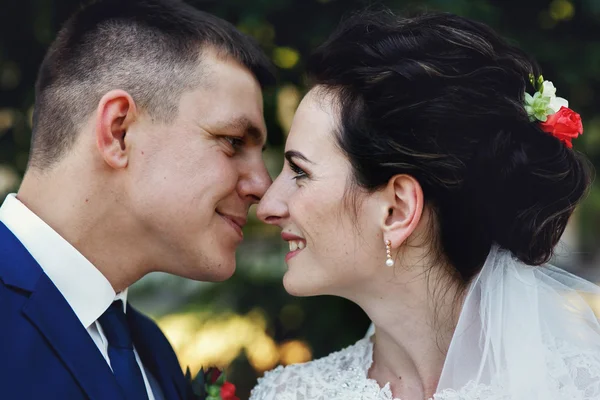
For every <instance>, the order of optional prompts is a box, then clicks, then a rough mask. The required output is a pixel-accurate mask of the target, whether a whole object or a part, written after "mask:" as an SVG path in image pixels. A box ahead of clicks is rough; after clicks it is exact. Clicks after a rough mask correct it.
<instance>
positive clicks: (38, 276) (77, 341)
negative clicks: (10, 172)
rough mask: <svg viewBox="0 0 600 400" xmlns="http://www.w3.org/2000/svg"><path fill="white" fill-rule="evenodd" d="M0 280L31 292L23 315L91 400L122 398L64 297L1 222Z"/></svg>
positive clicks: (93, 344)
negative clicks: (44, 339) (45, 340)
mask: <svg viewBox="0 0 600 400" xmlns="http://www.w3.org/2000/svg"><path fill="white" fill-rule="evenodd" d="M0 278H1V279H2V280H3V281H4V283H5V284H7V285H9V286H12V287H15V288H18V289H20V290H24V291H26V292H30V293H31V295H30V296H29V299H28V300H27V301H26V302H25V304H24V306H23V309H22V312H23V314H24V315H25V316H26V318H27V319H28V320H29V321H30V322H31V323H32V324H33V325H34V326H35V327H36V328H37V329H38V330H39V332H40V333H41V334H42V335H43V336H44V337H45V338H46V339H47V341H48V343H49V344H50V346H51V347H52V348H53V349H54V350H55V352H56V354H57V356H58V357H59V358H60V359H61V361H62V362H63V363H64V365H65V366H66V368H67V369H68V370H69V372H70V373H71V375H72V376H73V377H74V378H75V380H76V381H77V382H78V383H79V385H80V386H81V388H82V389H83V390H84V391H85V393H86V395H87V396H88V397H89V398H90V399H92V400H104V399H111V400H112V399H115V400H120V399H123V396H122V394H121V392H120V388H119V387H118V385H117V381H116V379H115V377H114V375H113V373H112V371H111V369H110V367H109V366H108V364H107V363H106V361H105V360H104V358H103V357H102V354H101V353H100V351H98V348H97V347H96V345H95V343H94V341H93V340H92V338H91V337H90V335H89V333H88V332H87V330H86V329H85V327H84V326H83V325H82V324H81V322H80V321H79V319H78V318H77V316H76V315H75V313H74V312H73V310H72V309H71V307H70V306H69V304H68V303H67V301H66V300H65V298H64V297H63V296H62V294H61V293H60V292H59V291H58V289H57V288H56V286H54V284H53V283H52V281H51V280H50V278H48V276H47V275H46V274H45V273H44V271H43V270H42V268H41V267H40V266H39V265H38V263H37V262H36V261H35V260H34V259H33V257H32V256H31V255H30V254H29V252H28V251H27V250H26V249H25V247H23V245H22V244H21V242H19V241H18V239H17V238H16V237H15V236H14V235H13V234H12V232H10V230H9V229H8V228H6V226H5V225H4V224H2V223H0Z"/></svg>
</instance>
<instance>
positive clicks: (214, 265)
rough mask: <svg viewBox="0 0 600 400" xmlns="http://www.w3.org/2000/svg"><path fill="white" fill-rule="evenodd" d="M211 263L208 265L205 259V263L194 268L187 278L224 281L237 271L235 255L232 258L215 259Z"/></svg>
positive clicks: (203, 280)
mask: <svg viewBox="0 0 600 400" xmlns="http://www.w3.org/2000/svg"><path fill="white" fill-rule="evenodd" d="M211 261H212V260H211ZM210 264H211V265H207V264H206V261H205V264H204V265H201V266H199V267H196V268H194V269H192V270H191V271H190V274H189V275H188V276H186V278H188V279H192V280H195V281H202V282H223V281H226V280H227V279H229V278H231V277H232V276H233V274H234V272H235V267H236V262H235V257H233V259H232V260H222V261H217V260H214V261H212V262H211V263H210Z"/></svg>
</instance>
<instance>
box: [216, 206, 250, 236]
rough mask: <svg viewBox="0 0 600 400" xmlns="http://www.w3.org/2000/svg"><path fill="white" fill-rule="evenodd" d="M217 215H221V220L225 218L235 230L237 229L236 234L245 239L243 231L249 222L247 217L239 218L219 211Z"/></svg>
mask: <svg viewBox="0 0 600 400" xmlns="http://www.w3.org/2000/svg"><path fill="white" fill-rule="evenodd" d="M217 214H219V216H220V217H221V218H223V219H224V220H225V221H226V222H228V223H229V225H231V227H232V228H233V229H235V230H236V232H237V233H238V234H239V235H240V236H241V237H244V233H243V232H242V229H243V228H244V225H246V222H247V221H248V220H247V219H246V217H238V216H235V215H229V214H224V213H221V212H219V211H217Z"/></svg>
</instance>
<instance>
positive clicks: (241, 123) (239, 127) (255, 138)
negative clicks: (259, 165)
mask: <svg viewBox="0 0 600 400" xmlns="http://www.w3.org/2000/svg"><path fill="white" fill-rule="evenodd" d="M218 128H219V130H221V131H225V132H226V131H238V132H239V131H241V132H244V133H245V134H246V135H247V136H248V137H249V138H250V140H252V142H254V144H260V145H262V146H263V150H264V147H265V145H266V139H267V134H266V132H264V131H263V129H262V128H260V127H258V126H257V125H256V124H255V123H254V122H252V121H251V120H250V119H249V118H248V117H238V118H235V119H233V120H231V121H227V122H225V123H223V124H221V125H219V126H218Z"/></svg>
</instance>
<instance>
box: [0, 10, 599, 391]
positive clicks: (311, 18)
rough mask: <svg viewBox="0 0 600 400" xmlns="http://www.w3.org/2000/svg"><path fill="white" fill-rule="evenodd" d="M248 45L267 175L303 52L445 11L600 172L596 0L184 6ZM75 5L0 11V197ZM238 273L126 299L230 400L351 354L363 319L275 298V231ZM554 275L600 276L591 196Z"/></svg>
mask: <svg viewBox="0 0 600 400" xmlns="http://www.w3.org/2000/svg"><path fill="white" fill-rule="evenodd" d="M189 2H190V3H192V4H194V5H196V6H197V7H198V8H200V9H203V10H206V11H209V12H212V13H214V14H216V15H219V16H221V17H222V18H225V19H227V20H228V21H230V22H232V23H233V24H235V25H236V26H237V27H238V28H239V29H241V30H242V31H244V32H246V33H248V34H250V35H252V36H253V37H255V38H256V39H257V40H258V42H259V43H260V44H261V45H262V47H263V48H264V50H265V51H266V52H267V54H269V55H270V56H271V57H272V59H273V62H274V63H275V65H276V66H277V68H278V74H279V85H278V86H277V87H275V88H270V89H268V90H267V91H266V93H265V113H266V120H267V125H268V128H269V143H270V147H269V150H268V151H267V152H266V153H265V159H266V162H267V165H268V166H269V169H270V171H271V173H272V175H273V176H276V174H277V173H278V172H279V169H280V168H281V165H282V161H283V160H282V149H283V144H284V142H285V136H286V132H287V130H288V128H289V126H290V124H291V119H292V117H293V113H294V110H295V108H296V106H297V104H298V102H299V100H300V99H301V97H302V95H303V93H304V91H305V89H306V88H305V80H304V75H303V70H304V65H305V62H306V59H307V56H308V55H309V54H310V52H311V50H312V49H314V48H315V47H316V46H317V45H319V44H320V43H321V42H322V41H323V40H324V39H325V38H326V37H327V35H328V34H329V33H330V32H331V31H332V30H333V28H334V27H335V26H336V24H337V23H338V22H339V20H340V19H341V18H342V17H343V16H344V15H346V14H348V13H349V12H352V11H353V10H358V9H362V8H364V7H367V6H373V5H376V6H377V5H384V6H387V7H389V8H392V9H393V10H396V11H413V10H429V11H433V10H438V11H449V12H453V13H457V14H460V15H464V16H467V17H472V18H474V19H477V20H480V21H482V22H485V23H488V24H489V25H491V26H492V27H494V28H495V29H496V30H498V31H499V32H500V33H501V34H503V35H504V36H505V37H507V38H509V39H510V40H512V41H514V42H515V43H517V44H519V45H520V46H521V47H523V48H524V49H526V50H528V51H529V52H531V53H532V54H533V55H535V56H536V58H537V59H538V61H539V63H540V64H541V66H542V68H543V71H544V77H545V78H546V79H548V80H552V81H553V82H554V84H555V86H556V87H557V88H558V93H557V94H558V95H559V96H561V97H565V98H567V99H569V100H570V105H571V108H573V109H574V110H576V111H578V112H579V113H580V114H581V115H582V117H583V120H584V127H585V133H584V135H583V136H582V137H581V138H580V139H578V140H577V141H576V143H575V145H576V149H577V150H579V151H582V152H584V153H585V154H587V156H588V157H589V158H590V160H592V162H593V164H594V165H595V166H596V169H598V167H600V109H598V107H597V106H596V104H597V103H598V101H600V0H527V1H523V0H386V1H379V2H377V3H374V2H372V1H369V2H366V1H359V0H252V1H249V0H221V1H217V0H212V1H199V0H195V1H194V0H189ZM80 4H81V2H80V1H79V0H24V1H18V0H0V195H3V194H6V193H9V192H11V191H15V190H16V188H17V187H18V184H19V181H20V178H21V176H22V174H23V172H24V169H25V167H26V162H27V157H28V149H29V140H30V131H31V122H30V121H31V115H32V104H33V95H34V94H33V87H34V82H35V77H36V73H37V69H38V67H39V65H40V63H41V61H42V58H43V56H44V53H45V50H46V48H47V47H48V46H49V44H50V43H51V41H52V40H53V38H54V37H55V35H56V32H57V30H58V29H59V27H60V25H61V23H62V22H64V21H65V20H66V18H67V17H68V16H69V15H70V13H72V12H73V11H74V10H75V9H77V7H79V6H80ZM245 233H246V238H247V240H246V241H245V243H244V244H243V245H242V247H241V248H240V250H239V252H238V269H237V272H236V274H235V275H234V277H233V278H232V279H231V280H229V281H227V282H223V283H218V284H211V283H201V282H191V281H186V280H183V279H179V278H176V277H172V276H167V275H165V274H152V275H150V276H148V277H146V278H144V279H143V280H142V281H140V282H139V283H137V284H136V285H135V286H134V287H133V288H132V290H131V300H132V302H133V303H134V304H135V305H136V306H138V307H139V308H140V309H142V310H143V311H145V312H147V313H148V314H150V315H152V316H153V317H154V318H156V319H157V320H158V321H159V324H160V325H161V326H162V327H163V329H164V330H165V331H166V333H167V335H168V336H169V338H170V339H171V341H172V342H173V344H174V346H175V348H176V351H177V352H178V354H179V356H180V358H181V362H182V364H183V365H184V366H187V365H189V366H190V367H191V368H192V369H195V368H199V367H200V366H201V365H209V364H211V365H212V364H215V365H218V366H221V367H227V368H228V370H229V372H230V378H231V380H232V381H233V382H235V383H236V384H237V386H238V393H239V395H240V397H241V398H242V399H243V398H247V396H248V393H249V391H250V389H251V388H252V386H253V385H254V384H255V382H256V378H257V377H259V376H260V375H261V374H262V372H263V371H265V370H268V369H271V368H273V367H274V366H275V365H277V364H278V363H283V364H287V363H293V362H301V361H306V360H309V359H311V358H314V357H320V356H323V355H325V354H327V353H329V352H331V351H333V350H337V349H340V348H342V347H344V346H346V345H349V344H352V343H354V341H356V340H357V339H358V338H359V337H361V336H362V335H364V333H365V331H366V329H367V327H368V325H369V320H368V318H367V317H366V316H365V315H364V313H363V312H362V311H361V310H360V309H359V308H358V307H357V306H356V305H353V304H351V303H349V302H347V301H345V300H342V299H338V298H332V297H316V298H293V297H291V296H289V295H288V294H287V293H285V291H284V290H283V288H282V285H281V277H282V275H283V273H284V271H285V265H284V263H283V256H284V254H285V252H286V251H287V250H286V249H285V248H284V243H283V242H281V241H280V239H279V232H278V230H276V229H273V228H272V227H267V226H263V225H261V224H259V223H258V221H257V220H256V219H255V218H252V220H251V223H250V224H249V226H248V228H247V230H246V232H245ZM567 236H568V237H567V238H565V241H566V242H567V243H568V246H567V247H568V249H569V251H568V252H567V253H568V254H566V256H565V257H564V258H562V259H560V260H558V261H557V262H558V263H559V264H561V265H562V266H564V267H566V268H568V269H570V270H572V271H575V272H577V273H579V274H581V275H584V276H586V277H588V278H590V279H594V280H596V279H597V278H599V277H598V276H595V271H594V270H593V269H591V268H590V267H589V266H593V265H600V257H599V249H600V246H598V243H599V240H600V186H599V185H598V184H595V185H594V187H593V189H592V191H591V192H590V194H589V196H588V198H587V199H586V201H585V203H584V204H583V205H582V206H581V207H580V208H579V209H578V211H577V213H576V215H575V217H574V219H573V221H572V224H571V226H570V227H569V230H568V233H567Z"/></svg>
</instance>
